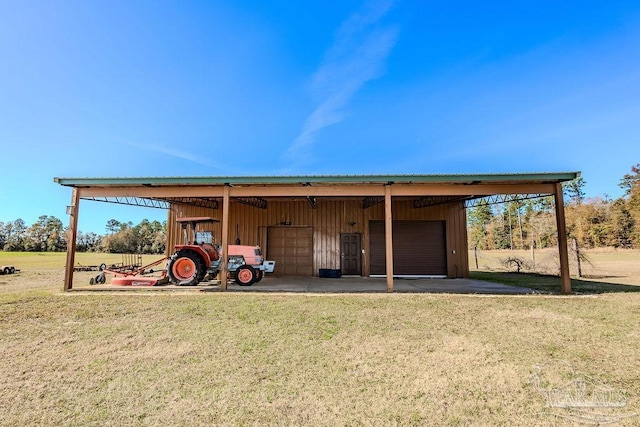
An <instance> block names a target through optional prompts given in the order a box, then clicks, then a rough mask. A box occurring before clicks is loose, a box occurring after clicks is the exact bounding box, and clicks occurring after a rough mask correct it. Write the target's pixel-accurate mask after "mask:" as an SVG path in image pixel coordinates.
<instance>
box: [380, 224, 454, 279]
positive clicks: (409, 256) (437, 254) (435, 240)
mask: <svg viewBox="0 0 640 427" xmlns="http://www.w3.org/2000/svg"><path fill="white" fill-rule="evenodd" d="M369 245H370V247H369V251H370V254H371V274H374V275H378V274H386V273H387V270H386V260H385V244H384V221H370V222H369ZM393 274H394V275H403V274H404V275H438V276H439V275H446V274H447V254H446V241H445V222H444V221H393Z"/></svg>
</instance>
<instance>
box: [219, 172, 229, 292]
mask: <svg viewBox="0 0 640 427" xmlns="http://www.w3.org/2000/svg"><path fill="white" fill-rule="evenodd" d="M228 260H229V186H228V185H225V186H224V193H223V196H222V262H221V263H220V290H221V291H226V290H227V276H228V275H229V264H228Z"/></svg>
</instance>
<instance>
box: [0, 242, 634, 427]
mask: <svg viewBox="0 0 640 427" xmlns="http://www.w3.org/2000/svg"><path fill="white" fill-rule="evenodd" d="M639 254H640V253H638V252H633V253H631V252H629V253H627V252H624V253H622V254H620V253H619V254H610V253H606V254H603V255H602V259H603V260H605V262H607V263H610V264H607V267H602V266H599V262H600V261H599V260H600V259H601V258H599V257H600V255H598V256H596V255H595V254H594V256H593V264H594V265H595V266H597V268H598V269H599V271H601V273H600V274H599V275H600V276H609V275H615V276H618V277H616V280H620V281H621V284H625V283H623V282H625V281H626V282H627V283H626V284H628V285H635V284H638V277H637V276H634V274H635V273H633V272H634V271H635V270H634V269H635V264H634V263H636V262H637V260H638V255H639ZM80 255H85V254H80ZM494 255H495V256H496V257H498V258H499V257H500V256H501V255H499V254H494ZM590 255H591V254H590ZM617 255H622V256H617ZM628 257H630V259H631V260H632V261H629V260H628V259H627V258H628ZM60 260H62V264H64V256H61V255H60V254H54V255H51V254H46V255H38V254H30V255H22V254H20V255H16V254H4V253H1V252H0V264H6V263H14V264H16V266H17V267H18V268H21V269H22V271H21V272H20V273H19V274H17V275H13V276H0V320H1V322H2V323H1V324H2V328H1V330H0V358H1V360H2V361H3V363H2V364H0V375H1V378H3V381H2V382H0V425H3V426H5V425H9V426H23V425H34V424H35V425H82V426H84V425H140V426H146V425H509V426H511V425H574V422H573V421H570V420H567V419H566V418H565V417H568V416H570V415H573V416H576V413H575V412H574V413H573V414H571V413H569V412H567V411H566V410H560V409H557V408H548V407H546V400H545V398H544V396H543V395H542V394H541V393H540V392H539V391H538V390H537V389H536V387H535V386H534V385H533V384H532V383H531V382H530V379H531V377H532V375H533V374H534V372H535V370H534V367H535V365H538V364H543V363H545V362H549V361H555V360H558V359H560V360H563V361H566V362H568V363H569V364H570V365H571V366H572V367H573V368H575V369H576V370H577V371H578V372H579V373H581V374H584V375H586V376H588V377H592V378H595V379H596V380H597V381H599V382H601V383H603V384H605V385H607V386H609V387H612V388H613V389H615V390H616V391H620V392H622V393H623V395H624V397H625V398H626V402H625V403H626V404H625V406H624V407H620V408H600V409H599V412H600V413H601V414H605V415H608V416H609V417H614V416H618V415H621V414H638V413H640V371H639V370H638V366H640V352H638V344H637V343H638V339H640V327H639V325H640V293H633V292H617V291H611V292H604V293H597V294H595V295H590V296H584V295H577V296H576V295H574V296H568V297H563V296H550V295H526V296H473V295H437V294H370V295H367V294H357V295H348V294H341V295H309V294H307V295H305V294H295V295H294V294H290V295H277V294H243V293H228V294H224V293H193V292H189V293H186V292H159V293H149V292H145V293H144V294H135V293H106V294H105V293H100V294H87V293H80V294H77V293H76V294H74V293H71V294H69V293H66V294H65V293H62V292H60V289H61V288H62V275H63V274H62V265H61V264H60ZM118 260H119V259H116V260H113V261H109V260H106V259H104V258H103V256H101V255H100V254H98V255H95V254H94V255H91V256H88V257H87V258H86V259H84V260H83V259H82V258H81V257H80V256H79V257H78V259H77V261H78V262H80V263H81V264H85V265H91V264H99V263H100V262H118ZM151 260H153V258H151ZM487 262H489V261H487ZM616 265H617V266H618V267H616ZM611 266H613V267H611ZM609 268H613V269H616V270H615V271H612V272H609V270H608V269H609ZM478 273H487V271H479V272H478ZM493 273H494V274H500V273H501V271H500V270H497V272H496V271H493ZM474 274H475V273H474ZM594 280H595V279H594ZM597 280H602V281H603V282H602V283H610V284H615V283H611V282H610V281H607V280H610V279H604V278H601V279H597ZM594 283H596V284H597V283H598V282H594ZM594 286H597V285H594ZM553 385H556V386H560V385H562V384H553ZM639 422H640V418H639V417H638V416H634V417H631V418H628V419H626V420H624V421H622V422H621V423H620V425H636V424H638V423H639Z"/></svg>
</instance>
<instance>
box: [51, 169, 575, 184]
mask: <svg viewBox="0 0 640 427" xmlns="http://www.w3.org/2000/svg"><path fill="white" fill-rule="evenodd" d="M579 176H580V172H545V173H510V174H434V175H294V176H200V177H130V178H54V179H53V180H54V182H56V183H58V184H60V185H64V186H68V187H123V186H134V187H136V186H142V187H161V186H175V185H179V186H219V185H243V186H244V185H258V186H263V185H275V186H277V185H301V186H311V185H341V184H359V185H375V184H409V185H411V184H460V185H478V184H487V183H492V184H496V183H500V184H532V183H558V182H565V181H571V180H572V179H575V178H577V177H579Z"/></svg>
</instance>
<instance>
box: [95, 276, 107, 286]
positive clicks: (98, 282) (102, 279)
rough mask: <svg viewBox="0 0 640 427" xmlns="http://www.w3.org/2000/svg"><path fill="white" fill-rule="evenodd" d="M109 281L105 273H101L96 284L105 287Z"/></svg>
mask: <svg viewBox="0 0 640 427" xmlns="http://www.w3.org/2000/svg"><path fill="white" fill-rule="evenodd" d="M106 281H107V277H106V276H105V274H104V273H100V274H98V275H97V276H96V284H101V285H104V284H105V283H106Z"/></svg>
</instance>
